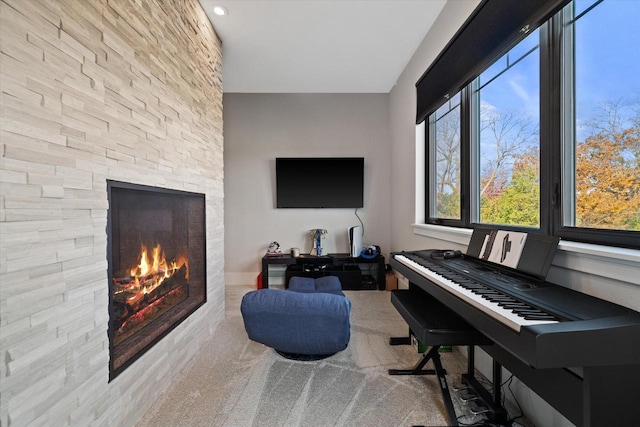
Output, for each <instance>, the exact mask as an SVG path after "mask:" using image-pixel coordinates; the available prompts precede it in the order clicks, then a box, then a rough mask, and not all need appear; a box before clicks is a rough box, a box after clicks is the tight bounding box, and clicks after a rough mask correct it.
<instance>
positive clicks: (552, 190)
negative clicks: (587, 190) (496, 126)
mask: <svg viewBox="0 0 640 427" xmlns="http://www.w3.org/2000/svg"><path fill="white" fill-rule="evenodd" d="M573 10H574V3H573V2H570V3H569V4H568V5H567V6H565V7H564V8H563V9H562V10H560V11H559V12H558V13H556V14H555V15H553V16H552V17H551V18H550V19H549V20H548V21H546V22H543V23H542V25H540V26H539V27H538V28H539V29H540V70H539V73H540V100H539V102H540V228H533V227H521V226H511V225H492V224H481V223H480V222H479V220H478V218H476V216H478V215H479V205H478V204H479V200H477V199H478V197H479V196H478V194H477V193H478V191H477V190H478V189H477V188H472V186H473V185H474V182H473V180H472V178H471V177H472V176H473V173H474V165H475V166H476V167H477V162H478V159H477V150H476V149H475V148H474V144H477V143H478V141H477V139H476V138H475V137H474V132H477V131H478V126H479V123H477V121H478V120H479V118H478V114H476V111H477V109H478V108H479V105H474V104H477V97H473V96H472V94H473V91H474V90H475V89H476V87H477V76H476V78H474V79H473V81H472V82H471V83H470V84H468V85H466V86H465V87H464V88H463V89H462V90H461V91H460V92H461V100H460V102H461V104H460V114H461V117H460V126H461V129H460V150H461V153H460V163H461V166H460V167H461V174H460V180H461V200H460V214H461V218H460V220H452V219H444V218H435V217H432V216H431V213H432V212H437V210H435V207H432V206H431V197H430V196H429V192H431V191H432V190H434V189H435V188H434V187H432V182H430V175H429V173H430V171H429V169H430V168H432V167H434V166H435V161H434V162H433V164H432V163H431V159H430V157H429V153H430V150H431V145H432V144H433V142H432V140H430V128H431V127H430V126H429V124H430V120H431V116H432V114H433V113H431V114H429V115H427V117H426V119H425V120H426V121H427V126H425V144H427V145H426V147H425V148H426V149H425V155H426V158H425V167H426V169H427V170H426V172H427V173H426V174H425V180H426V182H425V189H426V191H427V194H426V195H425V212H426V214H427V215H426V218H425V219H426V221H425V223H426V224H432V225H443V226H450V227H458V228H460V227H462V228H475V227H478V226H482V227H490V228H500V229H505V230H517V231H526V232H529V233H540V234H547V235H554V236H558V237H560V238H561V239H564V240H570V241H576V242H584V243H591V244H599V245H607V246H615V247H623V248H634V249H638V248H640V232H638V231H633V230H611V229H595V228H584V227H576V226H567V225H565V224H566V222H565V219H567V215H568V214H571V213H570V212H569V213H567V212H566V209H567V208H566V206H568V205H569V202H570V201H571V200H570V198H572V197H573V194H574V190H573V189H574V188H575V185H574V186H573V187H572V185H573V184H575V177H574V176H573V174H572V173H571V174H569V173H567V174H565V173H564V171H565V170H567V171H570V170H572V168H571V165H573V164H575V155H574V153H573V152H571V150H570V149H568V148H567V147H568V146H567V144H572V143H573V138H574V135H573V132H574V131H573V125H570V123H574V122H575V108H574V106H573V105H572V104H573V94H574V93H575V83H574V80H573V76H574V74H573V71H574V70H573V67H574V62H573V46H574V44H573V43H574V40H575V37H574V31H575V30H574V27H573V24H572V25H570V26H567V27H566V28H565V22H567V21H568V19H566V18H567V14H571V15H570V17H572V16H573ZM524 37H526V34H522V35H521V36H520V37H517V39H516V40H514V42H513V43H512V44H510V45H509V46H508V47H507V48H506V49H505V50H504V51H503V52H502V53H500V55H499V56H498V57H496V58H495V59H496V60H497V59H499V58H501V57H502V56H503V55H504V54H505V53H507V52H508V51H509V50H510V49H512V48H513V47H514V46H516V45H517V44H518V43H520V42H521V41H522V40H523V39H524ZM568 47H571V49H569V48H568ZM494 62H495V61H491V62H490V65H492V64H493V63H494ZM490 65H489V66H490ZM487 68H488V67H487ZM482 71H484V70H482ZM482 71H481V72H482ZM481 72H480V73H481ZM478 75H479V74H478ZM474 85H476V86H474ZM443 89H444V88H443ZM443 104H444V102H443V103H442V104H441V105H443ZM438 108H439V107H438ZM567 115H569V117H567ZM569 154H570V156H569ZM569 175H570V176H569ZM567 180H569V181H567ZM476 185H477V183H476Z"/></svg>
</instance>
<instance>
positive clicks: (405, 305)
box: [389, 289, 493, 426]
mask: <svg viewBox="0 0 640 427" xmlns="http://www.w3.org/2000/svg"><path fill="white" fill-rule="evenodd" d="M391 303H392V304H393V306H394V307H395V308H396V309H397V310H398V312H399V313H400V315H401V316H402V318H403V319H404V320H405V321H406V322H407V324H408V325H409V330H410V332H411V333H413V335H415V337H416V338H417V339H418V340H419V341H420V342H421V343H422V344H425V345H428V346H430V349H429V350H428V351H427V352H426V353H425V354H424V355H423V356H422V359H421V360H420V361H419V362H418V363H417V364H416V366H414V367H413V368H411V369H389V375H437V376H438V379H439V381H438V384H439V386H440V391H441V393H442V400H443V403H444V407H445V411H446V413H447V420H448V422H449V425H450V426H457V425H458V421H457V418H456V413H455V409H454V407H453V401H452V400H451V395H450V394H449V387H448V386H447V379H446V377H445V375H446V371H445V370H444V368H443V367H442V362H441V361H440V353H439V352H438V350H439V348H440V346H443V345H466V346H469V361H470V363H469V365H468V366H469V374H470V375H471V376H472V375H473V361H472V360H473V346H474V345H490V344H493V342H492V341H491V340H490V339H489V338H487V337H485V336H484V335H483V334H482V333H480V332H479V331H478V330H476V329H475V328H473V326H471V325H469V323H467V321H466V320H464V319H463V318H462V317H460V316H458V315H457V314H456V313H455V312H453V311H452V310H451V309H449V308H448V307H446V306H445V305H444V304H442V303H441V302H440V301H438V300H437V299H435V298H434V297H432V296H431V295H429V294H428V293H426V292H423V291H419V290H416V289H408V290H404V289H403V290H400V289H397V290H393V291H391ZM409 343H410V337H407V338H405V337H400V338H397V337H396V338H391V339H390V340H389V344H391V345H399V344H409ZM429 361H431V362H433V365H434V367H435V370H432V369H423V368H424V366H425V365H426V364H427V363H428V362H429Z"/></svg>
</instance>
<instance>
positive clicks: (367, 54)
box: [199, 0, 446, 93]
mask: <svg viewBox="0 0 640 427" xmlns="http://www.w3.org/2000/svg"><path fill="white" fill-rule="evenodd" d="M199 1H200V4H201V5H202V7H203V9H204V11H205V13H206V14H207V16H208V17H209V19H210V21H211V23H212V24H213V27H214V28H215V30H216V33H217V34H218V36H219V37H220V39H221V40H222V46H223V86H224V92H244V93H388V92H389V91H391V89H392V88H393V85H394V84H395V83H396V80H397V79H398V77H399V76H400V73H401V72H402V70H403V69H404V68H405V66H406V65H407V63H408V62H409V59H411V56H412V55H413V53H414V52H415V50H416V48H417V47H418V45H419V44H420V42H422V40H423V39H424V36H425V35H426V34H427V31H428V30H429V28H430V27H431V25H432V24H433V22H434V21H435V19H436V18H437V16H438V14H439V13H440V11H441V10H442V8H443V6H444V4H445V3H446V0H280V1H272V0H199ZM216 5H221V6H224V7H225V8H226V9H227V10H228V12H229V13H228V14H227V15H226V16H216V15H214V14H213V7H214V6H216Z"/></svg>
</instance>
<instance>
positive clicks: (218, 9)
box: [213, 6, 229, 16]
mask: <svg viewBox="0 0 640 427" xmlns="http://www.w3.org/2000/svg"><path fill="white" fill-rule="evenodd" d="M213 13H215V14H216V15H218V16H224V15H226V14H227V13H229V12H227V9H226V8H225V7H223V6H213Z"/></svg>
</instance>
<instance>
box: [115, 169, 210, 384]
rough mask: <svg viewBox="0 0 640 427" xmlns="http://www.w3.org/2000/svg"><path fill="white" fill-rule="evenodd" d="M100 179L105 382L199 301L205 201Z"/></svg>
mask: <svg viewBox="0 0 640 427" xmlns="http://www.w3.org/2000/svg"><path fill="white" fill-rule="evenodd" d="M107 184H108V185H107V186H108V193H109V218H108V223H109V230H108V231H109V232H108V254H109V352H110V362H109V378H110V380H111V379H113V378H115V377H116V376H117V375H118V374H119V373H120V372H122V371H123V370H124V369H125V368H126V367H127V366H129V365H130V364H131V363H132V362H133V361H135V360H136V359H137V358H138V357H140V356H141V355H142V354H144V352H146V351H147V350H148V349H149V348H151V347H152V346H153V345H154V344H155V343H156V342H158V341H159V340H160V339H162V337H164V336H165V335H166V334H167V333H169V332H170V331H171V330H172V329H173V328H175V327H176V326H177V325H178V324H180V323H181V322H182V321H183V320H185V319H186V318H187V317H188V316H189V315H190V314H191V313H193V312H194V311H195V310H196V309H197V308H198V307H200V306H201V305H202V304H204V302H205V301H206V279H205V278H206V272H205V259H206V256H205V199H204V194H197V193H188V192H182V191H176V190H167V189H162V188H155V187H147V186H140V185H134V184H128V183H122V182H117V181H108V183H107Z"/></svg>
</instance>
